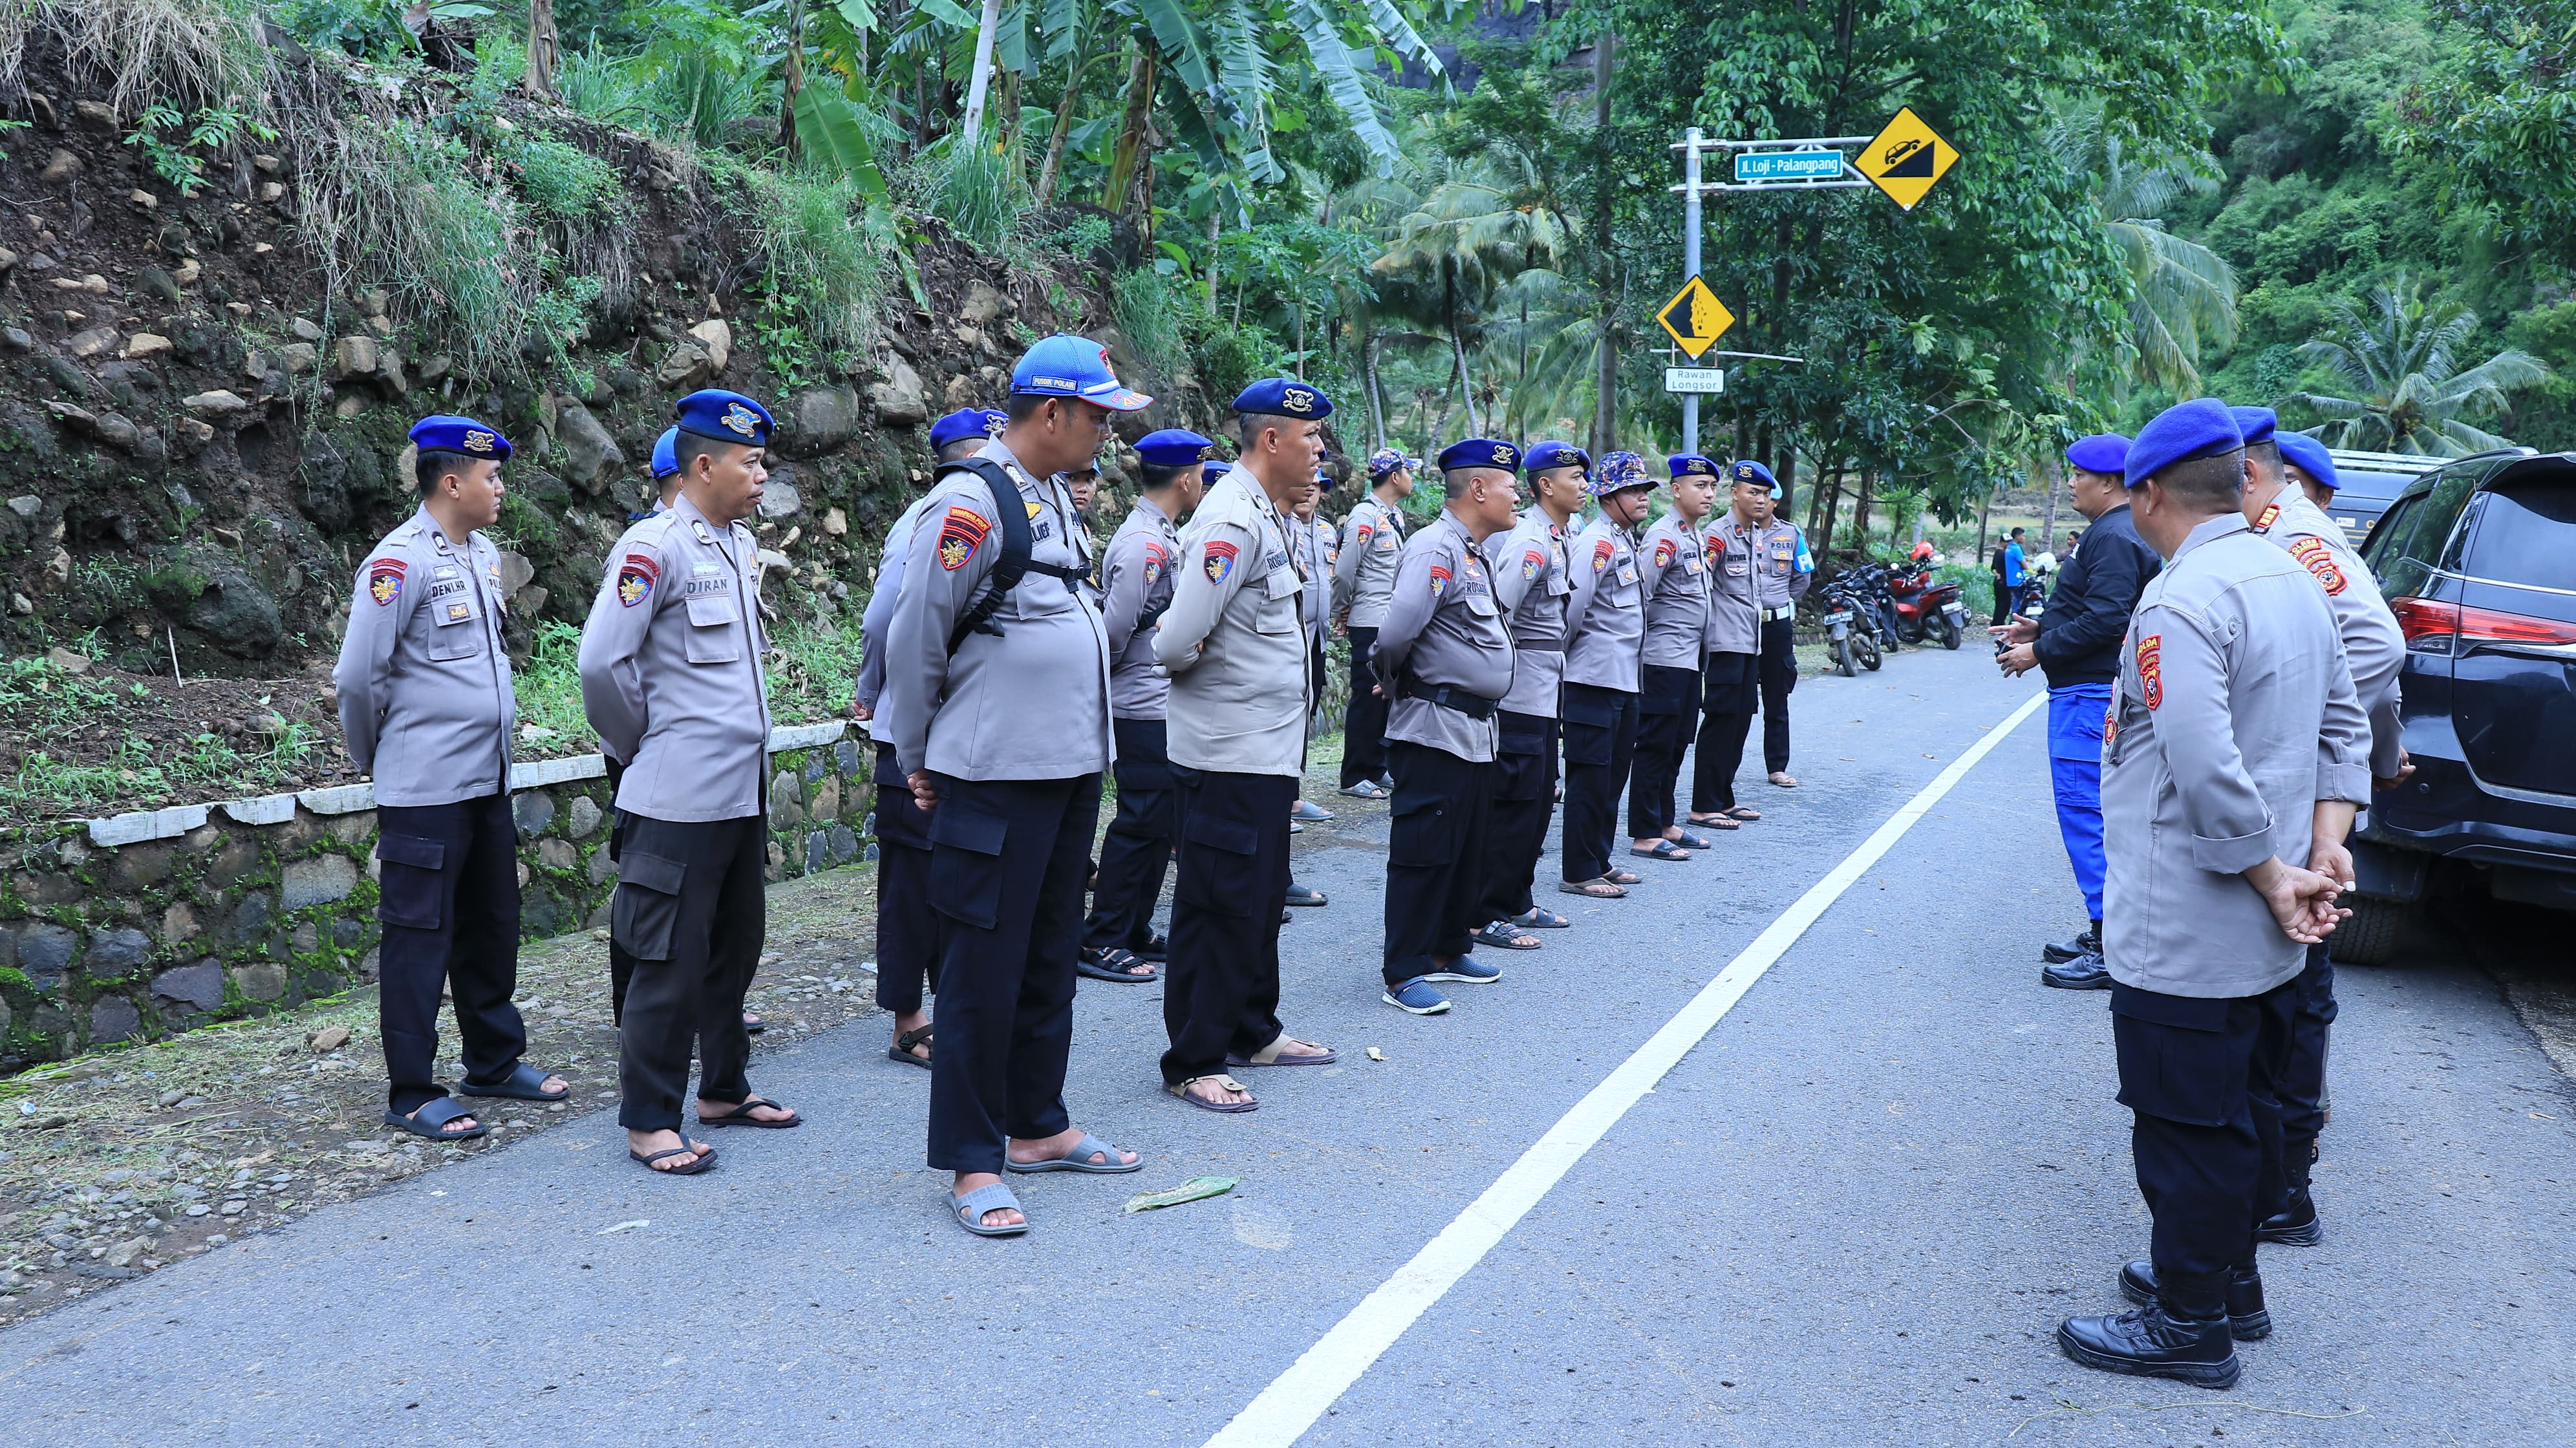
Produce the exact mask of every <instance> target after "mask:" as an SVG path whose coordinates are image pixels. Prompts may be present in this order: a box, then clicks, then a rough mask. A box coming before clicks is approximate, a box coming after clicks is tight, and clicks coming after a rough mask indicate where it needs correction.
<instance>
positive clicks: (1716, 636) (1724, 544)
mask: <svg viewBox="0 0 2576 1448" xmlns="http://www.w3.org/2000/svg"><path fill="white" fill-rule="evenodd" d="M1760 531H1761V530H1759V529H1755V528H1751V527H1748V526H1745V525H1744V524H1743V523H1741V522H1739V521H1738V520H1737V518H1736V516H1735V510H1734V509H1732V508H1724V509H1720V510H1719V511H1718V515H1717V522H1716V524H1715V525H1714V526H1712V527H1711V528H1710V529H1709V530H1708V535H1707V536H1708V543H1707V549H1708V564H1709V592H1708V632H1707V633H1706V635H1705V636H1703V638H1702V640H1701V642H1703V643H1704V644H1705V645H1706V646H1707V650H1708V652H1710V653H1712V654H1758V653H1760V652H1762V606H1761V604H1760V603H1758V602H1757V601H1756V596H1755V590H1756V589H1757V588H1758V587H1759V585H1758V584H1757V583H1756V582H1755V581H1754V569H1755V566H1756V564H1757V563H1758V562H1759V560H1760V557H1761V555H1760V553H1759V552H1758V551H1757V550H1758V548H1759V546H1760V545H1759V543H1758V542H1757V539H1758V537H1759V535H1760Z"/></svg>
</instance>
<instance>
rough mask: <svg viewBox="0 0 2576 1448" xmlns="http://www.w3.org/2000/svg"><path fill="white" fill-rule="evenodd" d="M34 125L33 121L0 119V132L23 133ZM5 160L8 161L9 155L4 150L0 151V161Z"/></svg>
mask: <svg viewBox="0 0 2576 1448" xmlns="http://www.w3.org/2000/svg"><path fill="white" fill-rule="evenodd" d="M34 124H35V122H33V121H12V120H8V119H5V118H0V132H8V131H23V130H25V129H27V128H28V127H29V126H31V125H34ZM7 159H9V153H8V152H7V151H6V150H0V161H5V160H7Z"/></svg>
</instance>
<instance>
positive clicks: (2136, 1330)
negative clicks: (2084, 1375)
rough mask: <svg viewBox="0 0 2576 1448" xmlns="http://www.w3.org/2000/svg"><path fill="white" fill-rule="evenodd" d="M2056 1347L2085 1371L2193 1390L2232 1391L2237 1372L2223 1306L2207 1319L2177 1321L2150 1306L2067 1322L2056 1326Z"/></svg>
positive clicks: (2159, 1306) (2157, 1304)
mask: <svg viewBox="0 0 2576 1448" xmlns="http://www.w3.org/2000/svg"><path fill="white" fill-rule="evenodd" d="M2057 1345H2058V1347H2059V1348H2061V1349H2063V1350H2064V1351H2065V1353H2066V1355H2067V1356H2068V1357H2071V1358H2073V1359H2075V1360H2076V1361H2077V1362H2079V1363H2082V1364H2083V1365H2084V1366H2086V1367H2088V1368H2099V1369H2101V1370H2102V1371H2104V1372H2106V1373H2127V1374H2129V1375H2131V1376H2132V1377H2141V1378H2172V1379H2174V1380H2175V1381H2177V1382H2185V1383H2189V1384H2191V1385H2192V1386H2193V1387H2195V1388H2232V1387H2234V1386H2236V1379H2237V1376H2238V1374H2239V1373H2240V1372H2241V1371H2242V1370H2241V1369H2240V1368H2239V1367H2238V1366H2237V1362H2236V1344H2235V1343H2234V1342H2233V1341H2231V1340H2230V1339H2229V1337H2228V1335H2227V1310H2226V1309H2225V1308H2224V1307H2213V1308H2211V1309H2210V1310H2209V1315H2208V1316H2206V1317H2178V1316H2176V1315H2174V1313H2173V1311H2172V1310H2171V1309H2170V1308H2168V1307H2167V1306H2166V1305H2165V1304H2164V1303H2162V1302H2151V1303H2149V1304H2147V1305H2146V1306H2144V1307H2141V1308H2138V1309H2137V1310H2136V1311H2134V1312H2123V1313H2121V1314H2120V1315H2119V1316H2117V1317H2070V1318H2068V1319H2066V1320H2065V1321H2064V1322H2061V1323H2059V1324H2058V1325H2057Z"/></svg>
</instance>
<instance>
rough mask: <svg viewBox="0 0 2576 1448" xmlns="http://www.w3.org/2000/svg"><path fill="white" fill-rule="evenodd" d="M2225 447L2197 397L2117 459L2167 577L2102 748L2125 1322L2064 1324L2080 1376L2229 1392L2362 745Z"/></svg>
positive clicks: (2210, 411)
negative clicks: (2126, 1150)
mask: <svg viewBox="0 0 2576 1448" xmlns="http://www.w3.org/2000/svg"><path fill="white" fill-rule="evenodd" d="M2244 478H2245V447H2244V435H2243V433H2242V432H2241V431H2239V430H2238V427H2237V424H2236V421H2235V419H2234V418H2232V417H2230V416H2229V415H2228V411H2227V409H2226V407H2225V406H2224V405H2223V404H2221V403H2219V402H2217V401H2216V400H2214V399H2210V398H2202V399H2199V400H2197V401H2194V402H2186V403H2183V404H2182V405H2181V406H2179V407H2175V408H2172V409H2169V410H2167V411H2166V412H2165V413H2163V414H2162V415H2160V416H2158V417H2157V418H2156V419H2155V420H2154V421H2152V422H2150V423H2148V424H2147V425H2146V427H2145V428H2143V429H2142V430H2140V432H2139V434H2138V437H2137V441H2136V442H2134V443H2132V444H2131V445H2130V448H2129V455H2128V462H2127V480H2128V483H2129V493H2130V497H2131V498H2132V499H2133V500H2134V502H2133V504H2132V509H2131V511H2132V514H2133V516H2134V518H2135V521H2136V524H2137V529H2138V536H2139V537H2140V538H2141V539H2143V540H2145V542H2146V543H2147V544H2148V546H2149V547H2152V548H2153V549H2155V550H2156V552H2157V553H2158V554H2159V555H2160V556H2162V557H2164V558H2165V559H2166V560H2167V561H2166V564H2165V567H2164V569H2163V571H2162V572H2160V573H2159V574H2157V575H2156V578H2155V580H2154V581H2153V582H2151V583H2149V584H2148V585H2147V587H2146V591H2145V592H2144V593H2143V594H2142V595H2141V596H2140V597H2139V600H2138V607H2137V610H2136V612H2135V613H2134V614H2132V615H2131V617H2130V620H2129V628H2128V633H2127V637H2126V638H2125V639H2124V641H2123V644H2122V648H2121V663H2120V676H2119V679H2118V682H2117V684H2116V685H2115V692H2114V694H2113V699H2112V706H2111V720H2110V724H2109V726H2108V727H2107V728H2106V729H2105V731H2104V738H2103V746H2102V813H2103V823H2104V830H2103V836H2104V840H2105V843H2106V845H2107V847H2108V862H2109V876H2108V880H2107V882H2106V884H2105V890H2106V895H2105V901H2104V905H2105V913H2104V915H2103V919H2102V943H2103V947H2104V956H2105V959H2106V960H2107V961H2108V962H2109V966H2110V971H2111V978H2112V987H2111V1029H2112V1044H2113V1048H2114V1053H2115V1055H2116V1056H2117V1058H2118V1061H2119V1073H2120V1102H2121V1104H2122V1105H2125V1106H2127V1107H2128V1108H2129V1109H2130V1111H2131V1112H2132V1113H2133V1115H2134V1118H2135V1129H2134V1131H2133V1132H2132V1135H2131V1145H2132V1150H2133V1154H2134V1156H2135V1157H2136V1163H2137V1178H2138V1188H2139V1191H2140V1193H2141V1194H2142V1195H2143V1196H2144V1197H2145V1198H2146V1203H2147V1210H2148V1212H2149V1214H2150V1215H2151V1216H2152V1217H2153V1219H2154V1223H2155V1231H2154V1241H2153V1250H2152V1253H2151V1255H2150V1257H2149V1259H2148V1260H2146V1261H2142V1262H2132V1263H2130V1264H2129V1265H2128V1266H2127V1267H2126V1268H2124V1269H2122V1271H2121V1273H2120V1287H2121V1289H2122V1291H2123V1292H2124V1293H2125V1294H2126V1295H2128V1296H2130V1297H2131V1298H2133V1299H2135V1300H2138V1301H2140V1302H2141V1303H2142V1305H2141V1306H2140V1308H2139V1309H2138V1310H2136V1311H2133V1312H2127V1313H2123V1314H2120V1315H2118V1316H2114V1317H2077V1318H2070V1319H2068V1320H2067V1321H2066V1322H2065V1323H2063V1324H2061V1325H2060V1327H2059V1328H2058V1333H2057V1339H2058V1345H2059V1347H2061V1348H2062V1349H2063V1350H2064V1351H2065V1352H2066V1354H2067V1355H2068V1356H2069V1357H2072V1358H2073V1359H2075V1360H2076V1361H2077V1362H2079V1363H2082V1364H2084V1365H2086V1366H2088V1367H2095V1368H2102V1369H2105V1370H2108V1371H2113V1372H2122V1373H2131V1374H2140V1375H2148V1376H2156V1377H2170V1378H2175V1379H2179V1380H2181V1381H2183V1382H2188V1383H2193V1384H2196V1385H2198V1386H2201V1387H2209V1388H2225V1387H2230V1386H2233V1385H2234V1384H2235V1382H2236V1379H2237V1376H2238V1373H2239V1367H2238V1364H2237V1360H2236V1353H2235V1348H2234V1343H2233V1341H2232V1339H2234V1338H2257V1337H2261V1336H2264V1335H2265V1334H2267V1333H2268V1332H2270V1331H2271V1316H2270V1313H2269V1312H2268V1311H2267V1310H2266V1308H2265V1304H2264V1301H2263V1284H2262V1278H2261V1277H2260V1275H2259V1274H2258V1273H2257V1272H2256V1271H2255V1261H2254V1258H2255V1245H2254V1244H2255V1238H2254V1229H2255V1224H2256V1223H2257V1222H2258V1221H2259V1220H2260V1219H2261V1218H2262V1217H2263V1216H2264V1215H2265V1214H2266V1213H2268V1212H2269V1211H2270V1210H2271V1208H2272V1201H2271V1199H2270V1198H2269V1197H2267V1196H2266V1195H2265V1193H2264V1190H2263V1185H2264V1182H2265V1181H2266V1179H2267V1177H2269V1176H2271V1174H2272V1173H2275V1172H2277V1171H2278V1169H2279V1152H2280V1147H2281V1135H2280V1129H2281V1126H2280V1105H2279V1102H2278V1100H2277V1097H2276V1094H2275V1093H2276V1089H2277V1083H2278V1081H2279V1080H2280V1073H2281V1070H2282V1068H2283V1065H2284V1063H2285V1061H2286V1059H2287V1055H2288V1048H2289V1036H2290V1021H2291V1016H2292V1014H2293V1013H2294V1011H2295V1008H2296V1003H2295V994H2296V990H2297V985H2296V982H2297V979H2298V975H2299V972H2300V967H2301V961H2302V956H2303V955H2304V953H2305V952H2304V950H2303V947H2305V946H2307V945H2311V944H2314V943H2316V942H2317V941H2319V940H2321V939H2323V938H2324V937H2325V935H2326V934H2327V933H2328V932H2329V931H2331V930H2332V929H2333V928H2334V924H2335V920H2336V917H2337V915H2338V913H2339V912H2338V911H2337V910H2336V908H2335V905H2334V899H2335V895H2336V893H2337V891H2338V890H2339V889H2340V888H2341V882H2339V881H2337V880H2335V879H2333V878H2331V877H2329V876H2327V875H2325V874H2321V873H2318V872H2315V871H2312V870H2310V869H2308V868H2306V866H2305V863H2304V862H2306V861H2309V860H2312V859H2321V858H2324V857H2325V856H2326V855H2327V854H2331V853H2334V852H2337V851H2339V850H2340V849H2341V845H2342V841H2343V837H2344V835H2345V832H2346V831H2347V830H2349V829H2350V828H2351V825H2352V819H2353V813H2354V808H2355V806H2357V805H2358V804H2360V803H2361V802H2362V801H2363V800H2364V799H2366V798H2367V796H2368V794H2369V784H2370V780H2369V743H2368V740H2369V722H2368V720H2367V719H2366V718H2365V717H2364V715H2363V714H2362V711H2361V706H2360V704H2359V702H2358V700H2357V698H2356V696H2355V695H2354V693H2353V688H2352V677H2351V673H2350V671H2349V670H2348V669H2347V668H2346V667H2345V664H2344V661H2343V650H2342V649H2341V648H2340V647H2339V646H2338V642H2337V639H2336V635H2335V627H2334V618H2333V615H2332V613H2331V612H2330V611H2329V610H2328V608H2327V607H2326V601H2325V596H2324V594H2323V593H2322V592H2320V591H2319V590H2318V588H2317V587H2316V584H2315V582H2314V581H2313V580H2312V579H2310V578H2308V577H2307V576H2306V573H2305V570H2303V569H2302V568H2301V567H2300V566H2299V564H2298V563H2297V562H2295V561H2294V560H2292V559H2291V558H2289V557H2286V556H2284V554H2283V553H2282V551H2281V550H2279V549H2277V548H2274V547H2272V546H2271V545H2269V544H2268V543H2266V542H2264V541H2263V540H2262V539H2261V538H2259V537H2256V536H2255V535H2254V534H2253V533H2252V532H2250V531H2249V530H2248V528H2247V527H2246V523H2245V519H2244V517H2243V516H2242V515H2241V514H2239V513H2238V511H2237V507H2238V502H2239V498H2240V494H2241V489H2242V487H2243V483H2244Z"/></svg>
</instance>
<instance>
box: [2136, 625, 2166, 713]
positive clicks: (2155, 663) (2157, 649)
mask: <svg viewBox="0 0 2576 1448" xmlns="http://www.w3.org/2000/svg"><path fill="white" fill-rule="evenodd" d="M2164 653H2165V636H2164V635H2163V634H2160V633H2151V634H2147V635H2145V636H2144V637H2142V638H2140V639H2139V640H2138V687H2139V688H2140V689H2141V690H2142V691H2144V693H2145V695H2146V704H2147V707H2148V708H2150V709H2160V708H2162V707H2164V702H2165V672H2164Z"/></svg>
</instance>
